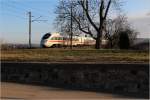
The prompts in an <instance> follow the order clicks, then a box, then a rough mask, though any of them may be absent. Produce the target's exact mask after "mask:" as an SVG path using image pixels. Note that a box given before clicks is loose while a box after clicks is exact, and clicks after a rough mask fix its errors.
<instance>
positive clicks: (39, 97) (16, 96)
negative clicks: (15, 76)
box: [0, 82, 127, 100]
mask: <svg viewBox="0 0 150 100" xmlns="http://www.w3.org/2000/svg"><path fill="white" fill-rule="evenodd" d="M0 97H1V100H56V99H57V100H58V99H59V100H63V99H64V100H66V99H68V100H93V99H94V100H100V99H102V100H103V99H111V100H112V99H114V100H116V99H119V100H120V99H121V100H122V99H123V98H124V99H125V97H121V96H117V95H112V94H106V93H97V92H87V91H75V90H64V89H60V88H51V87H44V86H33V85H25V84H18V83H6V82H1V96H0ZM126 99H127V98H126Z"/></svg>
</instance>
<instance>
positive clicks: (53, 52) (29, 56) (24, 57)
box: [1, 48, 149, 63]
mask: <svg viewBox="0 0 150 100" xmlns="http://www.w3.org/2000/svg"><path fill="white" fill-rule="evenodd" d="M1 61H15V62H17V61H18V62H24V61H26V62H90V63H91V62H93V63H105V62H106V63H111V62H118V63H130V62H132V63H148V62H149V52H148V51H133V50H94V49H90V50H83V49H76V50H69V49H52V48H48V49H12V50H1Z"/></svg>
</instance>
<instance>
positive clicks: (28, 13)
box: [28, 11, 47, 49]
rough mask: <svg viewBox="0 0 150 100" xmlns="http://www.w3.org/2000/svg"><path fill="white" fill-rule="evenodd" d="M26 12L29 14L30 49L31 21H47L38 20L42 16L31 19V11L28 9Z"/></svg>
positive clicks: (30, 46) (30, 45)
mask: <svg viewBox="0 0 150 100" xmlns="http://www.w3.org/2000/svg"><path fill="white" fill-rule="evenodd" d="M28 14H29V48H30V49H31V48H32V44H31V23H32V22H34V21H47V20H38V19H39V18H41V17H42V16H40V17H38V18H36V19H34V20H32V17H33V16H32V14H31V11H29V12H28Z"/></svg>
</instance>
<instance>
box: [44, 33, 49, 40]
mask: <svg viewBox="0 0 150 100" xmlns="http://www.w3.org/2000/svg"><path fill="white" fill-rule="evenodd" d="M50 36H51V34H50V33H47V34H45V35H44V36H43V39H47V38H49V37H50Z"/></svg>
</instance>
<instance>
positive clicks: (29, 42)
mask: <svg viewBox="0 0 150 100" xmlns="http://www.w3.org/2000/svg"><path fill="white" fill-rule="evenodd" d="M28 14H29V48H30V49H31V48H32V46H31V17H32V16H31V12H28Z"/></svg>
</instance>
